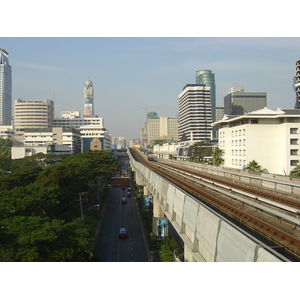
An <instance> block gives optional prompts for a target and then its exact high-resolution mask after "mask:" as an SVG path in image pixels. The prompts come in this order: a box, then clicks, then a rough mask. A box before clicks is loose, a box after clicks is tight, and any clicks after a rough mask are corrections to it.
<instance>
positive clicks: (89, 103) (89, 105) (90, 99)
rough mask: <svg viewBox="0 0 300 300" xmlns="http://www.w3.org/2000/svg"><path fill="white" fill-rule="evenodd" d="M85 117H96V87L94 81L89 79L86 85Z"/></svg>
mask: <svg viewBox="0 0 300 300" xmlns="http://www.w3.org/2000/svg"><path fill="white" fill-rule="evenodd" d="M83 117H84V118H87V117H95V116H94V88H93V82H92V81H91V80H87V81H86V82H85V86H84V109H83Z"/></svg>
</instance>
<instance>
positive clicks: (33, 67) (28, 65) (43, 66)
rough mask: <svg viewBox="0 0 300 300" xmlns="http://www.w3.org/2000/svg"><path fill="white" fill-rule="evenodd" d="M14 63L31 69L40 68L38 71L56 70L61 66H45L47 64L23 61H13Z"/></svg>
mask: <svg viewBox="0 0 300 300" xmlns="http://www.w3.org/2000/svg"><path fill="white" fill-rule="evenodd" d="M14 65H15V66H20V67H24V68H28V69H33V70H40V71H58V70H61V68H59V67H55V66H47V65H40V64H32V63H24V62H14Z"/></svg>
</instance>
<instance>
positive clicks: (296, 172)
mask: <svg viewBox="0 0 300 300" xmlns="http://www.w3.org/2000/svg"><path fill="white" fill-rule="evenodd" d="M290 177H295V178H297V177H300V165H299V164H298V165H297V166H296V167H295V168H294V169H293V170H291V172H290Z"/></svg>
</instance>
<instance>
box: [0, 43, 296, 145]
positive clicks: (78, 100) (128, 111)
mask: <svg viewBox="0 0 300 300" xmlns="http://www.w3.org/2000/svg"><path fill="white" fill-rule="evenodd" d="M0 47H2V48H4V49H5V50H7V51H8V52H9V61H10V64H11V66H12V72H13V73H12V74H13V99H17V98H21V99H23V100H32V99H34V100H44V99H52V100H54V102H55V115H56V116H59V115H60V111H61V110H80V111H81V112H83V88H84V83H85V81H86V80H88V76H89V74H90V79H91V80H92V81H93V85H94V91H95V92H94V107H95V113H96V114H97V115H98V116H99V117H102V118H104V125H105V127H106V128H107V129H108V131H109V132H110V133H111V134H112V135H113V136H125V138H126V139H127V140H130V139H132V138H139V131H140V129H141V128H142V127H143V126H144V122H145V118H146V109H145V107H147V111H155V112H157V113H158V115H159V116H170V117H175V116H176V115H177V112H178V94H179V93H180V92H181V90H182V88H183V86H184V85H185V84H187V83H195V80H196V79H195V77H196V71H197V70H200V69H210V70H212V71H213V73H214V74H215V79H216V90H217V105H218V106H223V103H224V102H223V101H224V96H225V95H227V94H228V90H229V88H230V87H232V86H233V85H243V86H244V88H245V91H249V92H266V93H267V106H268V108H271V109H277V108H278V107H281V108H293V107H294V102H295V93H294V91H293V85H292V83H293V77H294V76H295V61H296V60H297V59H299V58H300V38H287V37H284V38H279V37H273V38H271V37H270V38H263V37H258V38H251V37H245V38H238V37H233V38H226V37H220V38H218V37H212V38H210V37H197V38H193V37H191V38H190V37H181V38H178V37H153V38H152V37H0Z"/></svg>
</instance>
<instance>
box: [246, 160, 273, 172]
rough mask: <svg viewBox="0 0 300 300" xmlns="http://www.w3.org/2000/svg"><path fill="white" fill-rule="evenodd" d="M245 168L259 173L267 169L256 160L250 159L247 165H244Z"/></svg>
mask: <svg viewBox="0 0 300 300" xmlns="http://www.w3.org/2000/svg"><path fill="white" fill-rule="evenodd" d="M245 170H249V171H253V172H259V173H268V170H267V169H264V168H263V167H262V166H261V165H260V164H258V162H256V161H255V160H252V161H250V162H249V163H248V165H247V166H246V167H245Z"/></svg>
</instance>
